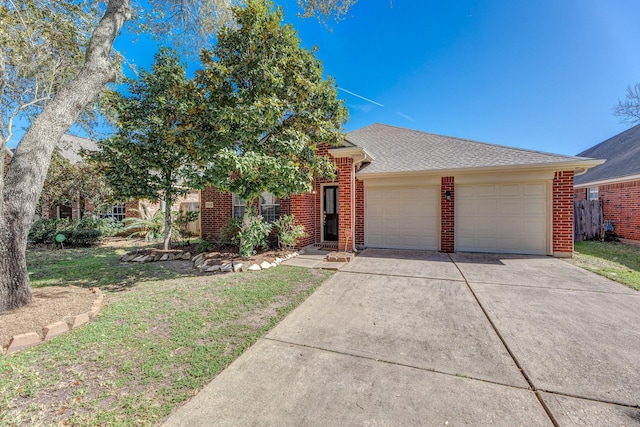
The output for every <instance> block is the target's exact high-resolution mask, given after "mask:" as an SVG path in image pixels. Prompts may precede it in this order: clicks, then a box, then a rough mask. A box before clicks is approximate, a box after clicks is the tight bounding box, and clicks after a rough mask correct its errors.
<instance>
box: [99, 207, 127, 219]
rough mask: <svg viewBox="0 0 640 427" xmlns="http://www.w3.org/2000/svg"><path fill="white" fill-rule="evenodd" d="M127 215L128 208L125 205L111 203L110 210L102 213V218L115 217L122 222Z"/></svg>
mask: <svg viewBox="0 0 640 427" xmlns="http://www.w3.org/2000/svg"><path fill="white" fill-rule="evenodd" d="M126 217H127V208H126V206H125V205H111V208H110V209H109V211H108V212H105V213H103V214H101V215H100V218H113V219H115V220H116V221H118V222H122V221H123V220H124V219H125V218H126Z"/></svg>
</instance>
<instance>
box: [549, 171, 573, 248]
mask: <svg viewBox="0 0 640 427" xmlns="http://www.w3.org/2000/svg"><path fill="white" fill-rule="evenodd" d="M573 197H574V191H573V171H564V172H556V173H555V176H554V178H553V196H552V199H553V215H552V218H553V253H554V254H558V255H562V254H569V255H570V254H572V253H573Z"/></svg>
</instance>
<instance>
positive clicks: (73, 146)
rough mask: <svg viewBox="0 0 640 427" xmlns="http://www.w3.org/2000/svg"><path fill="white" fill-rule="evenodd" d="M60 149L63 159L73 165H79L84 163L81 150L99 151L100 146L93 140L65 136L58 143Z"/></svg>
mask: <svg viewBox="0 0 640 427" xmlns="http://www.w3.org/2000/svg"><path fill="white" fill-rule="evenodd" d="M58 149H59V150H60V154H61V155H62V157H64V158H65V159H69V161H70V162H71V163H78V162H80V161H82V157H81V156H80V150H82V149H85V150H87V151H96V150H98V145H97V144H96V142H95V141H93V140H91V139H87V138H81V137H79V136H75V135H69V134H65V135H63V136H62V139H61V140H60V142H59V143H58Z"/></svg>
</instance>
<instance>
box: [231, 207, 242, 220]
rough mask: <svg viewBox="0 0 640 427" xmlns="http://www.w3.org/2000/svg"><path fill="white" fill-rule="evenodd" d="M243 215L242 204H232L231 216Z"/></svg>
mask: <svg viewBox="0 0 640 427" xmlns="http://www.w3.org/2000/svg"><path fill="white" fill-rule="evenodd" d="M243 216H244V206H234V207H233V217H234V218H242V217H243Z"/></svg>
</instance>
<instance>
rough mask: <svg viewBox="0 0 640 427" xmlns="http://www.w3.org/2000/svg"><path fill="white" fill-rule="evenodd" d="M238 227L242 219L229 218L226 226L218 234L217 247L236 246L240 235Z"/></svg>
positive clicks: (240, 225)
mask: <svg viewBox="0 0 640 427" xmlns="http://www.w3.org/2000/svg"><path fill="white" fill-rule="evenodd" d="M240 227H242V218H230V219H229V222H227V225H225V226H224V227H222V228H221V229H220V231H219V232H218V241H217V246H218V247H223V246H226V245H236V246H238V244H239V242H240V237H239V235H238V233H240Z"/></svg>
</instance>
